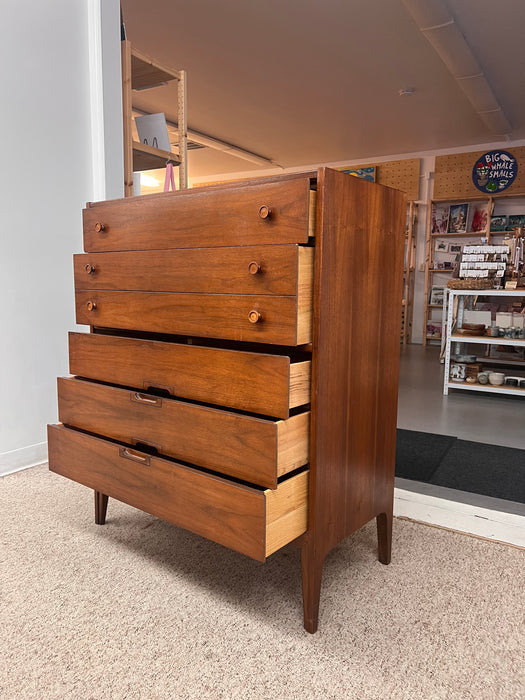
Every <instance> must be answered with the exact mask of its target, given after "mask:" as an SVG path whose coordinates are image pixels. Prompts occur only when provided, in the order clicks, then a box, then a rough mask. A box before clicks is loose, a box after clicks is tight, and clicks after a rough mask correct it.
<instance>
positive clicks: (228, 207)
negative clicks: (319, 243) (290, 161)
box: [83, 176, 313, 252]
mask: <svg viewBox="0 0 525 700" xmlns="http://www.w3.org/2000/svg"><path fill="white" fill-rule="evenodd" d="M310 186H311V185H310V178H309V177H304V176H301V177H298V176H293V177H290V178H289V179H286V178H285V179H282V180H280V181H279V182H266V183H256V184H253V183H252V184H238V185H232V186H227V187H209V188H202V189H198V188H197V189H195V190H184V191H180V192H173V193H171V194H170V195H161V196H158V195H149V196H148V195H146V196H145V197H137V198H136V199H135V200H131V199H130V198H127V199H120V200H112V201H108V202H98V203H95V204H91V205H89V206H88V207H86V209H84V212H83V221H84V250H85V251H86V252H96V251H109V250H155V249H156V250H158V249H165V248H200V247H207V246H243V245H250V244H252V245H253V244H260V245H269V244H272V243H306V242H307V241H308V236H309V233H312V228H313V221H312V219H313V217H312V216H311V214H310V206H311V205H310V199H311V197H310Z"/></svg>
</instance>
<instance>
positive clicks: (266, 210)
mask: <svg viewBox="0 0 525 700" xmlns="http://www.w3.org/2000/svg"><path fill="white" fill-rule="evenodd" d="M271 215H272V210H271V209H270V207H269V206H268V205H267V204H263V205H262V207H259V216H260V217H261V219H269V218H270V217H271Z"/></svg>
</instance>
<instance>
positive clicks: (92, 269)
mask: <svg viewBox="0 0 525 700" xmlns="http://www.w3.org/2000/svg"><path fill="white" fill-rule="evenodd" d="M86 272H87V273H88V275H94V274H95V266H94V265H91V264H90V263H88V264H87V265H86Z"/></svg>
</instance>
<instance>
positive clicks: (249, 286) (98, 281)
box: [74, 245, 314, 303]
mask: <svg viewBox="0 0 525 700" xmlns="http://www.w3.org/2000/svg"><path fill="white" fill-rule="evenodd" d="M313 253H314V249H313V248H307V247H305V246H297V245H275V246H245V247H236V248H197V249H177V250H163V251H162V253H159V252H158V251H152V250H143V251H140V252H137V251H127V252H118V253H86V254H80V255H75V256H74V268H75V288H76V289H92V290H94V289H107V290H127V291H154V292H184V293H194V294H207V293H210V292H211V293H214V294H271V295H278V296H297V297H299V298H302V299H305V303H311V298H312V278H313Z"/></svg>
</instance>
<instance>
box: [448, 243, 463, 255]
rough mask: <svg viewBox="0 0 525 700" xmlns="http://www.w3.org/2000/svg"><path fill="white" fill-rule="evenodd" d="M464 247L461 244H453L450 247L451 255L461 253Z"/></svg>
mask: <svg viewBox="0 0 525 700" xmlns="http://www.w3.org/2000/svg"><path fill="white" fill-rule="evenodd" d="M462 249H463V246H462V245H461V244H460V243H451V244H450V245H449V248H448V251H449V253H461V251H462Z"/></svg>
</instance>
